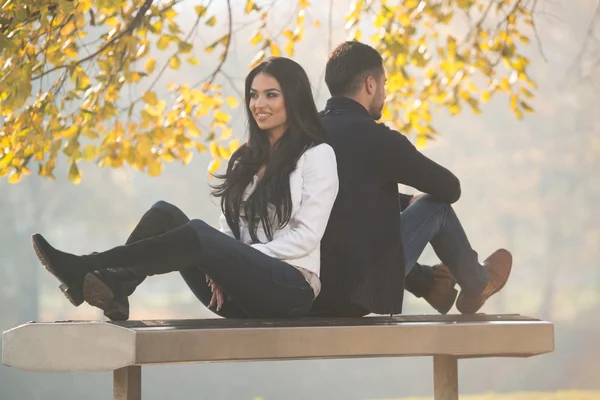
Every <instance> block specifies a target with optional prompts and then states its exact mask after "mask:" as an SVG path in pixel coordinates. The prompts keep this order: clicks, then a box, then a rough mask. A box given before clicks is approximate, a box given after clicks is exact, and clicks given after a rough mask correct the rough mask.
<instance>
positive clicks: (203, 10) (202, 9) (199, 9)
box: [194, 6, 206, 17]
mask: <svg viewBox="0 0 600 400" xmlns="http://www.w3.org/2000/svg"><path fill="white" fill-rule="evenodd" d="M194 10H196V15H197V16H199V17H202V16H204V14H205V13H206V7H205V6H196V7H194Z"/></svg>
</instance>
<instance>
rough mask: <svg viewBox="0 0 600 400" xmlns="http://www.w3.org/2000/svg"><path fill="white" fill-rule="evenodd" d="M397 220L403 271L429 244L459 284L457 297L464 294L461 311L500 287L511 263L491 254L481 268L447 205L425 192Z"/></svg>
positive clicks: (483, 299)
mask: <svg viewBox="0 0 600 400" xmlns="http://www.w3.org/2000/svg"><path fill="white" fill-rule="evenodd" d="M401 221H402V223H401V226H402V242H403V249H404V260H405V265H406V273H407V274H408V273H409V272H410V270H411V269H412V268H413V267H414V266H415V264H416V262H417V259H418V258H419V256H420V255H421V253H422V252H423V250H424V249H425V246H426V245H427V243H431V245H432V247H433V249H434V251H435V253H436V254H437V256H438V257H439V259H440V260H441V261H442V263H443V264H445V265H446V266H448V268H449V270H450V271H451V273H452V275H453V276H454V277H455V278H456V280H457V281H458V283H459V285H460V286H461V288H462V290H463V292H462V293H461V296H463V294H464V296H463V297H466V298H468V299H469V301H468V302H469V303H471V305H472V307H471V306H466V307H463V309H464V310H466V311H464V310H460V311H461V312H474V311H473V309H474V308H475V305H479V307H481V305H483V302H485V300H486V299H487V298H488V297H489V296H491V294H494V293H496V292H497V291H498V290H500V288H502V287H503V286H504V283H505V282H506V279H508V274H509V273H510V267H511V262H512V260H510V259H509V258H508V257H506V254H505V253H508V252H506V251H505V250H504V251H503V252H502V253H501V254H497V253H498V252H496V253H494V254H493V255H492V256H491V257H490V258H488V259H487V260H486V261H485V262H484V264H485V267H484V266H482V265H481V264H480V263H479V261H478V257H477V253H476V252H475V251H474V250H473V249H472V247H471V245H470V243H469V240H468V239H467V236H466V234H465V232H464V229H463V228H462V225H461V224H460V221H459V220H458V217H457V216H456V214H455V213H454V210H453V209H452V207H451V206H450V205H449V204H445V203H442V202H440V201H437V200H435V199H434V198H433V197H432V196H429V195H425V196H421V197H419V198H418V199H417V200H415V201H414V202H413V203H412V204H411V205H410V206H409V207H408V208H407V209H406V210H405V211H404V212H403V213H402V216H401ZM508 254H510V253H508ZM463 303H465V301H463ZM465 304H466V303H465ZM479 307H477V309H478V308H479ZM459 309H460V307H459Z"/></svg>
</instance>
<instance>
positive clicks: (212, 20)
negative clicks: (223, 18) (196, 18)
mask: <svg viewBox="0 0 600 400" xmlns="http://www.w3.org/2000/svg"><path fill="white" fill-rule="evenodd" d="M205 23H206V25H208V26H215V24H216V23H217V18H216V17H215V16H214V15H213V16H212V17H210V18H209V19H208V20H207V21H206V22H205Z"/></svg>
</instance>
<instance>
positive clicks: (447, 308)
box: [438, 288, 458, 315]
mask: <svg viewBox="0 0 600 400" xmlns="http://www.w3.org/2000/svg"><path fill="white" fill-rule="evenodd" d="M457 296H458V290H456V289H455V288H452V290H451V291H450V294H449V295H448V298H447V299H446V301H445V302H444V305H443V307H440V308H439V309H438V312H439V313H440V314H442V315H446V314H448V311H450V309H451V308H452V306H453V305H454V302H455V301H456V297H457Z"/></svg>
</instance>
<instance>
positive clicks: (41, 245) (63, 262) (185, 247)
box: [32, 225, 200, 308]
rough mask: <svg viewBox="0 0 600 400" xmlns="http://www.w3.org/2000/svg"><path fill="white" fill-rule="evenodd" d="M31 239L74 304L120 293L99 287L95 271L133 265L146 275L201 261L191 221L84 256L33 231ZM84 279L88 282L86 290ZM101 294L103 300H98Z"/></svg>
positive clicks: (38, 253) (43, 260)
mask: <svg viewBox="0 0 600 400" xmlns="http://www.w3.org/2000/svg"><path fill="white" fill-rule="evenodd" d="M32 241H33V248H34V250H35V253H36V255H37V257H38V259H39V260H40V262H41V263H42V265H43V266H44V267H45V268H46V269H47V270H48V271H49V272H50V273H51V274H52V275H54V276H55V277H56V278H57V279H58V280H59V281H60V282H61V283H62V287H63V292H65V295H67V297H69V299H70V300H71V302H72V303H73V304H74V305H79V304H81V303H82V302H83V300H84V297H85V299H86V300H87V301H88V303H90V304H92V305H94V306H97V305H96V304H93V303H102V304H103V305H105V304H106V303H107V301H106V299H108V297H112V299H114V298H115V297H117V295H121V293H114V292H112V288H108V289H109V290H110V291H111V293H109V294H108V295H107V293H106V292H105V289H106V288H102V290H100V289H99V288H98V287H97V286H98V285H96V284H95V283H94V282H98V281H100V282H102V280H99V279H97V278H98V275H94V274H92V272H94V271H100V270H101V271H106V270H109V269H114V270H117V269H119V270H120V269H129V268H131V269H134V270H135V271H139V273H140V274H142V275H144V276H147V275H156V274H164V273H168V272H172V271H179V270H181V269H184V268H189V267H193V266H196V265H199V263H200V262H199V258H200V242H199V239H198V236H197V234H196V232H195V230H194V228H192V227H191V226H190V225H183V226H181V227H179V228H176V229H173V230H171V231H169V232H167V233H165V234H162V235H159V236H155V237H152V238H148V239H143V240H140V241H137V242H134V243H131V244H128V245H124V246H118V247H115V248H113V249H111V250H108V251H105V252H101V253H95V254H90V255H85V256H76V255H73V254H69V253H65V252H62V251H60V250H57V249H55V248H54V247H52V246H51V245H50V244H49V243H48V242H47V241H46V240H45V239H44V238H43V237H42V235H40V234H35V235H33V237H32ZM84 281H86V282H88V283H89V284H88V285H87V286H88V290H86V293H85V294H84ZM107 287H108V286H107ZM99 291H103V293H99ZM101 295H102V301H99V300H98V298H99V297H100V296H101ZM97 300H98V301H97ZM100 308H102V307H100Z"/></svg>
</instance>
